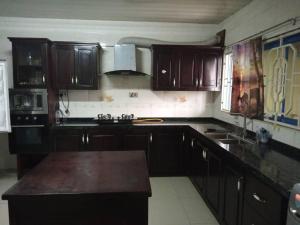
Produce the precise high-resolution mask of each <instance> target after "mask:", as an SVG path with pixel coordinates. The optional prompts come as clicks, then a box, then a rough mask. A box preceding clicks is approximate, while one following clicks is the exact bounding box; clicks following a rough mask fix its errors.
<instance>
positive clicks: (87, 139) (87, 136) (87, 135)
mask: <svg viewBox="0 0 300 225" xmlns="http://www.w3.org/2000/svg"><path fill="white" fill-rule="evenodd" d="M86 143H87V144H89V143H90V139H89V134H86Z"/></svg>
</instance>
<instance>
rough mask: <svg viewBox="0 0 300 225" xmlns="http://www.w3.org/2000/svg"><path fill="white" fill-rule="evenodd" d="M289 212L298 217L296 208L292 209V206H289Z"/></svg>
mask: <svg viewBox="0 0 300 225" xmlns="http://www.w3.org/2000/svg"><path fill="white" fill-rule="evenodd" d="M290 212H291V213H292V214H293V215H294V216H296V217H298V218H300V215H299V214H298V213H297V210H296V209H293V208H292V207H290Z"/></svg>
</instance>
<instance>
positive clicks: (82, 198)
mask: <svg viewBox="0 0 300 225" xmlns="http://www.w3.org/2000/svg"><path fill="white" fill-rule="evenodd" d="M150 196H151V187H150V182H149V176H148V169H147V163H146V158H145V154H144V152H143V151H101V152H96V151H95V152H63V153H51V154H50V155H49V156H47V158H46V159H44V160H43V161H42V162H41V163H40V164H38V165H37V166H36V167H35V168H34V169H33V170H32V171H30V172H29V173H28V174H26V175H25V176H24V177H23V178H22V179H21V180H20V181H19V182H18V183H17V184H15V185H14V186H13V187H11V188H10V189H9V190H8V191H6V192H5V193H4V194H3V195H2V199H3V200H8V207H9V220H10V225H146V224H148V197H150Z"/></svg>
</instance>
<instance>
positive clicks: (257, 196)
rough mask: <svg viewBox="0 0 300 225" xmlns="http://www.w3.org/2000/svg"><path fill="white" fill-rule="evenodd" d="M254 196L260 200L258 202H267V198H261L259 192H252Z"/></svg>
mask: <svg viewBox="0 0 300 225" xmlns="http://www.w3.org/2000/svg"><path fill="white" fill-rule="evenodd" d="M252 197H253V198H254V199H255V200H256V201H258V202H260V203H263V204H266V203H267V200H265V199H263V198H261V197H260V196H259V195H258V194H256V193H253V194H252Z"/></svg>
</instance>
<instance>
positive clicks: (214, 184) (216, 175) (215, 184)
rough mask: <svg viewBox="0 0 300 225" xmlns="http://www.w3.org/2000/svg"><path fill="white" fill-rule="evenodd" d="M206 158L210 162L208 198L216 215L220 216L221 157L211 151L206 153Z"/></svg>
mask: <svg viewBox="0 0 300 225" xmlns="http://www.w3.org/2000/svg"><path fill="white" fill-rule="evenodd" d="M204 158H205V159H206V160H207V161H208V172H207V178H206V197H207V200H208V202H209V203H210V205H211V207H212V209H213V210H214V212H215V214H216V215H220V209H221V180H222V161H221V158H220V157H218V156H217V155H216V154H214V153H212V152H211V151H205V152H204Z"/></svg>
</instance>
